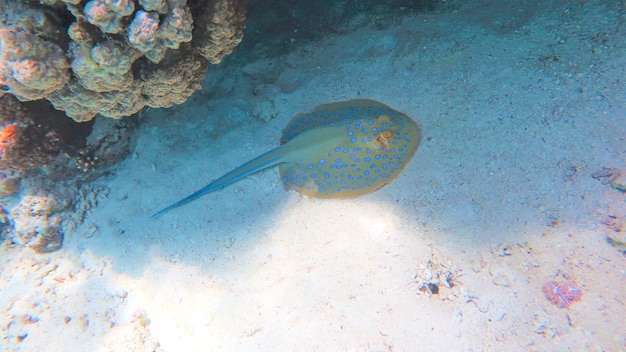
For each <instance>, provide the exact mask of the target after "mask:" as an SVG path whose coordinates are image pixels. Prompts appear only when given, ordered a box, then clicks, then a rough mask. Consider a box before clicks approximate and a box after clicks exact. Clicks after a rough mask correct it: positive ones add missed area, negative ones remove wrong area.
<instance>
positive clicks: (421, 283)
mask: <svg viewBox="0 0 626 352" xmlns="http://www.w3.org/2000/svg"><path fill="white" fill-rule="evenodd" d="M413 279H414V280H415V282H416V283H417V290H418V291H419V292H423V293H427V294H429V295H438V294H439V293H440V291H441V289H442V288H448V289H449V288H452V287H454V286H455V285H456V284H457V283H458V281H457V280H456V279H455V275H454V274H453V273H452V271H450V270H449V269H448V268H446V267H444V266H442V265H440V264H435V263H433V262H432V261H430V260H429V261H428V263H427V265H426V267H424V268H421V269H420V270H419V272H418V273H416V274H415V276H414V277H413Z"/></svg>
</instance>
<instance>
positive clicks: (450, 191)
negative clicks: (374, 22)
mask: <svg viewBox="0 0 626 352" xmlns="http://www.w3.org/2000/svg"><path fill="white" fill-rule="evenodd" d="M496 3H497V2H493V1H492V2H490V4H487V5H485V6H482V7H478V5H475V6H477V7H475V8H472V6H470V5H467V8H466V9H461V10H460V11H458V12H456V13H446V14H427V15H420V16H417V17H409V18H405V19H404V20H403V21H402V22H401V23H398V24H397V25H396V26H393V27H391V28H389V29H387V30H384V31H379V30H376V29H374V28H366V29H359V30H357V31H355V32H353V33H350V34H346V35H342V36H337V37H327V38H326V39H323V40H322V41H320V42H319V43H316V44H311V45H307V46H304V47H303V48H302V49H301V50H300V51H298V52H295V53H291V54H289V55H287V56H285V57H283V58H280V59H276V60H269V59H268V60H267V61H260V62H253V63H249V64H247V65H245V66H241V67H236V66H232V65H231V67H230V71H229V72H227V73H226V72H223V71H222V70H220V67H216V68H214V69H212V71H211V72H210V73H209V75H208V77H207V82H206V83H205V87H207V89H210V90H211V89H217V90H219V91H222V92H224V93H223V94H220V95H217V96H213V95H211V97H210V98H207V99H206V100H202V99H198V98H196V99H194V101H193V102H189V103H188V104H185V105H183V106H180V107H176V108H173V109H171V110H161V111H151V112H150V114H151V115H152V116H151V117H148V118H147V119H146V120H145V122H144V124H143V125H142V127H141V131H140V132H139V133H140V135H139V138H138V142H137V147H136V150H135V153H134V155H133V156H132V157H131V158H129V159H128V160H126V161H125V162H123V163H122V164H121V165H120V166H119V168H118V169H117V171H116V173H115V175H114V176H112V177H110V178H107V179H100V180H97V181H96V182H95V184H93V185H91V186H87V187H88V189H90V190H91V191H92V192H95V193H96V194H97V196H96V197H97V200H98V204H97V207H96V208H94V209H92V210H90V211H89V213H88V216H87V218H86V220H85V222H84V223H83V224H82V225H81V226H80V227H79V228H78V230H77V231H76V232H75V233H73V234H71V235H68V236H67V238H66V241H65V244H64V248H63V249H62V250H60V251H58V252H55V253H52V254H48V255H33V254H32V252H31V251H29V250H23V249H20V248H6V245H5V248H4V254H3V256H2V273H1V276H0V279H1V280H2V282H3V284H2V291H1V298H0V302H1V303H2V304H3V305H2V306H3V307H4V309H5V312H4V314H5V315H6V316H5V317H3V318H1V319H2V323H3V324H1V327H0V331H1V332H2V334H3V339H2V340H1V341H0V343H1V344H3V348H4V349H3V350H11V351H13V350H16V351H17V350H20V351H44V350H46V351H109V350H111V351H131V350H132V351H144V350H145V351H151V350H154V349H155V348H157V346H160V348H162V350H164V351H392V350H393V351H416V350H431V349H436V350H442V351H452V350H454V351H469V350H472V351H481V350H500V351H503V350H508V351H526V350H528V351H553V350H561V351H564V350H571V351H577V350H589V351H600V350H603V351H619V350H622V351H624V350H626V323H625V321H626V320H625V319H624V317H625V316H626V314H625V313H626V307H625V304H626V278H625V276H626V270H625V269H626V258H625V257H624V256H623V255H622V253H620V252H619V251H618V250H617V249H616V248H614V247H612V246H611V245H610V244H608V243H607V241H606V232H607V231H608V230H607V229H606V226H604V225H603V224H602V220H603V219H604V218H605V217H606V216H608V215H616V214H617V215H621V216H624V215H626V206H625V202H624V194H622V193H619V192H617V191H615V190H613V189H611V188H610V187H607V186H606V185H602V184H601V183H600V182H599V181H597V180H594V179H593V178H592V177H591V176H590V175H591V173H593V172H595V171H597V170H598V169H601V168H602V167H605V166H611V167H621V168H623V167H625V166H626V159H625V157H624V153H625V150H626V141H625V130H626V129H625V128H624V126H626V124H625V121H626V113H625V109H624V102H625V101H626V88H625V86H624V82H625V81H626V74H625V73H624V67H625V64H626V59H625V58H624V57H625V54H626V22H625V21H626V19H624V16H625V15H624V11H626V10H625V9H623V8H622V9H621V11H622V14H621V16H622V17H620V14H619V13H618V10H619V7H618V5H615V4H614V5H611V3H610V2H608V1H607V2H606V3H607V4H605V5H592V4H591V2H590V3H589V4H586V5H579V4H578V2H575V3H574V2H573V3H571V4H569V3H567V2H562V3H561V2H555V3H553V4H552V5H550V6H547V7H546V8H544V9H542V10H541V11H539V12H543V14H540V13H539V12H536V13H534V16H531V17H529V18H526V19H524V18H521V19H520V18H515V21H513V22H512V23H510V24H507V23H506V22H505V23H502V20H501V19H499V18H500V17H502V16H503V17H502V18H504V21H506V18H507V17H506V15H507V14H506V13H504V14H502V13H501V12H503V11H506V10H507V9H506V8H497V7H496V6H493V5H494V4H496ZM602 3H604V2H602ZM488 5H491V6H488ZM529 6H530V5H529ZM527 10H529V12H528V13H529V16H530V15H531V14H532V13H533V12H535V11H534V10H536V9H527ZM531 10H533V11H531ZM544 11H545V12H544ZM476 13H479V14H480V15H476ZM509 15H510V14H509ZM511 18H513V17H511ZM526 20H527V21H526ZM620 21H621V22H620ZM620 25H621V28H620V29H621V32H619V33H616V30H617V29H618V27H619V26H620ZM270 64H271V67H272V69H271V70H269V69H268V68H269V67H270ZM281 74H282V75H283V76H282V77H281V79H282V81H277V82H279V83H280V84H283V85H288V83H289V82H291V83H292V84H293V85H294V86H295V90H294V91H293V92H291V93H289V94H283V93H280V91H279V90H278V89H276V88H275V87H271V86H270V87H269V88H268V87H265V88H264V89H265V90H264V92H273V93H272V95H263V94H262V95H261V96H253V95H252V89H253V88H254V87H255V86H257V85H262V84H272V83H273V82H274V81H275V80H276V77H277V75H281ZM285 82H287V83H285ZM277 86H279V88H280V85H279V84H278V83H277ZM283 89H286V88H284V87H283ZM264 94H265V93H264ZM353 98H370V99H375V100H379V101H381V102H384V103H385V104H388V105H389V106H391V107H393V108H395V109H397V110H400V111H402V112H405V113H406V114H407V115H409V116H411V117H413V118H414V119H415V120H416V121H417V122H418V123H419V124H420V125H421V127H422V130H423V135H424V140H423V141H422V143H421V145H420V147H419V149H418V152H417V154H416V155H415V157H414V158H413V160H412V161H411V163H410V164H409V165H408V167H407V168H406V170H405V171H404V172H403V174H402V175H401V176H400V177H399V178H398V179H397V180H396V181H394V182H393V183H392V184H390V185H388V186H386V187H385V188H383V189H381V190H379V191H377V192H375V193H373V194H370V195H367V196H364V197H361V198H358V199H351V200H319V199H310V198H307V197H304V196H301V195H299V194H298V193H296V192H293V191H287V192H286V191H285V190H283V188H282V185H281V183H280V180H279V177H278V170H277V169H276V168H274V169H269V170H267V171H265V172H261V173H259V174H256V175H253V176H251V177H248V178H247V179H245V180H242V181H240V182H238V183H236V184H234V185H232V186H229V187H227V188H226V189H223V190H220V191H218V192H215V193H213V194H210V195H207V196H204V197H202V198H200V199H198V200H196V201H194V202H192V203H189V204H187V205H185V206H183V207H180V208H177V209H174V210H172V211H170V212H169V213H166V214H164V215H163V216H161V217H159V218H157V219H150V218H149V215H150V214H151V213H152V212H154V211H156V210H158V209H160V208H161V207H163V206H165V205H167V204H169V203H171V202H173V201H176V200H178V199H180V198H182V197H183V196H186V195H187V194H189V193H191V192H192V191H194V190H196V189H198V188H200V187H202V186H204V185H205V184H206V183H208V182H210V181H211V180H212V179H214V178H216V177H218V176H221V175H222V174H223V173H225V172H226V171H229V170H230V169H232V168H234V167H236V166H238V165H240V164H242V163H243V162H245V161H247V160H249V159H250V158H252V157H254V156H256V155H258V154H260V153H262V152H265V151H267V150H270V149H271V148H274V147H276V146H277V145H278V143H279V139H280V134H281V130H282V128H283V127H284V126H285V125H286V124H287V123H288V121H289V120H290V119H291V117H293V116H294V115H295V114H297V113H299V112H304V111H310V110H312V109H313V108H314V107H315V106H316V105H319V104H323V103H328V102H334V101H341V100H347V99H353ZM263 99H267V100H272V101H273V102H274V104H275V109H276V112H278V116H277V117H276V118H274V119H272V120H270V121H269V122H264V121H261V120H258V119H254V118H251V117H250V116H248V115H250V114H249V113H250V111H251V109H252V107H254V106H255V104H257V103H258V102H259V101H262V100H263ZM198 102H200V103H201V104H204V105H200V104H198ZM447 273H449V274H451V275H452V279H451V280H450V282H451V283H452V284H453V286H452V287H451V288H447V287H445V286H444V285H440V292H439V294H436V295H429V294H428V293H426V292H421V291H419V290H418V288H419V286H420V284H421V283H423V282H424V281H425V280H426V281H428V280H427V279H428V278H429V277H432V279H430V280H431V281H433V282H436V281H437V277H436V275H438V274H440V275H446V274H447ZM440 278H441V277H440ZM442 280H443V279H442ZM569 280H573V281H575V282H577V283H578V285H579V287H580V288H581V289H582V291H583V297H582V300H581V301H580V302H576V303H574V304H573V305H572V306H571V307H570V308H569V309H560V308H558V307H556V306H555V305H552V304H551V303H550V302H549V301H548V300H547V299H546V298H545V296H544V294H543V293H542V289H541V288H542V285H543V284H544V283H545V282H548V281H559V282H565V281H569ZM444 281H445V280H444ZM142 317H143V318H142ZM68 318H70V319H71V320H68ZM9 322H11V323H10V324H9ZM24 334H27V337H26V338H24V339H23V340H22V341H21V342H19V339H18V336H24Z"/></svg>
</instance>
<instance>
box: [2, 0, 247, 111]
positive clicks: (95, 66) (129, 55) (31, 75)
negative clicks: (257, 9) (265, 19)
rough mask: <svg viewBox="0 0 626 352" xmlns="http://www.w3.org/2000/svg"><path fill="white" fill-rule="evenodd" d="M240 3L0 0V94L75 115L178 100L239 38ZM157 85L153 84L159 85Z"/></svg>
mask: <svg viewBox="0 0 626 352" xmlns="http://www.w3.org/2000/svg"><path fill="white" fill-rule="evenodd" d="M245 11H246V1H245V0H209V1H204V0H87V1H81V0H39V1H38V2H37V1H15V0H0V49H1V50H0V96H2V95H3V94H10V95H13V96H15V98H17V99H18V100H19V101H21V102H29V101H37V100H41V99H46V100H48V101H49V102H50V103H52V105H53V106H54V108H56V109H58V110H61V111H63V112H65V114H66V115H67V116H69V117H71V118H72V119H74V120H75V121H78V122H85V121H89V120H91V119H93V118H94V116H96V115H97V114H100V115H103V116H106V117H111V118H121V117H124V116H130V115H132V114H134V113H136V112H138V111H139V110H141V109H142V108H143V107H145V106H150V107H165V106H171V105H172V104H180V103H182V102H184V101H185V100H187V98H189V96H190V95H191V94H192V93H193V92H194V91H195V90H197V89H198V88H199V87H200V81H201V80H202V79H203V77H204V73H205V72H206V69H207V67H208V64H207V61H208V62H210V63H212V64H217V63H219V62H220V61H221V60H222V59H223V58H224V56H226V55H228V54H229V53H231V52H232V50H233V48H234V47H235V46H237V44H239V42H240V41H241V39H242V37H243V27H244V24H245ZM159 86H160V87H159Z"/></svg>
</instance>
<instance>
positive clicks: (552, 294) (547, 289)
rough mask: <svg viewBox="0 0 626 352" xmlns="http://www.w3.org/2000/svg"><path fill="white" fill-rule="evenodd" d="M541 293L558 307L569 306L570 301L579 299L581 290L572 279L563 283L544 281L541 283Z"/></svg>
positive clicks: (581, 294)
mask: <svg viewBox="0 0 626 352" xmlns="http://www.w3.org/2000/svg"><path fill="white" fill-rule="evenodd" d="M543 293H544V294H545V295H546V298H547V299H548V300H549V301H550V302H552V304H554V305H556V306H557V307H559V308H569V306H570V305H571V304H572V303H574V302H576V301H580V299H581V298H582V296H583V292H582V291H581V290H580V288H578V286H576V283H575V282H573V281H569V282H566V283H563V284H559V283H558V282H556V281H550V282H546V283H545V284H544V285H543Z"/></svg>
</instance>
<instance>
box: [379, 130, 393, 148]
mask: <svg viewBox="0 0 626 352" xmlns="http://www.w3.org/2000/svg"><path fill="white" fill-rule="evenodd" d="M390 138H391V132H390V131H382V132H381V133H380V134H379V135H378V136H377V137H376V142H377V143H378V145H379V146H380V147H381V148H384V147H388V146H389V139H390Z"/></svg>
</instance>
